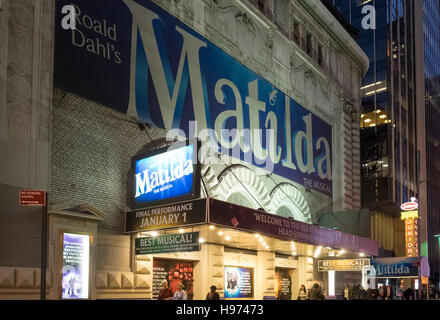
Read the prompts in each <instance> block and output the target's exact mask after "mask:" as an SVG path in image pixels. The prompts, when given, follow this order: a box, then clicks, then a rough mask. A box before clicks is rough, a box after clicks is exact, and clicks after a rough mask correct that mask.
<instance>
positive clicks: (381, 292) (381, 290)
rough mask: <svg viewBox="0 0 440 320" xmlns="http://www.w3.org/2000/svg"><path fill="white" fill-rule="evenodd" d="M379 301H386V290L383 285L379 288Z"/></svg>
mask: <svg viewBox="0 0 440 320" xmlns="http://www.w3.org/2000/svg"><path fill="white" fill-rule="evenodd" d="M379 300H385V290H384V288H383V285H381V286H380V287H379Z"/></svg>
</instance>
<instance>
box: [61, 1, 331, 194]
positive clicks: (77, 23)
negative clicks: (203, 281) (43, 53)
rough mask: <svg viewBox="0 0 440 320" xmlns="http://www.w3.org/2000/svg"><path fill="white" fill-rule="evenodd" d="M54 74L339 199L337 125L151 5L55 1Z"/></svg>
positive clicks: (78, 90) (74, 88)
mask: <svg viewBox="0 0 440 320" xmlns="http://www.w3.org/2000/svg"><path fill="white" fill-rule="evenodd" d="M178 5H180V4H178ZM54 69H55V70H54V85H55V87H56V88H60V89H63V90H66V91H69V92H71V93H74V94H77V95H79V96H82V97H85V98H88V99H90V100H93V101H96V102H98V103H100V104H103V105H105V106H108V107H110V108H113V109H115V110H117V111H119V112H122V113H124V114H130V115H133V116H135V117H137V118H138V119H139V120H141V121H144V122H147V123H150V124H153V125H155V126H157V127H160V128H165V129H176V130H179V135H181V136H182V135H183V136H185V138H187V139H191V138H194V137H199V138H200V139H201V140H202V142H203V143H204V144H208V142H209V145H210V146H211V147H212V148H213V149H214V151H215V152H219V153H223V154H227V155H230V156H232V157H233V158H237V159H240V160H243V161H245V162H247V163H249V164H251V165H253V166H257V167H260V168H263V169H265V170H266V171H268V172H270V173H275V174H278V175H280V176H282V177H285V178H287V179H289V180H292V181H295V182H297V183H299V184H301V185H304V186H306V187H308V188H310V189H314V190H316V191H319V192H321V193H323V194H325V195H327V196H329V197H331V196H332V168H331V164H332V127H331V125H329V124H328V123H327V122H325V121H323V120H322V119H320V118H319V117H317V116H316V115H314V114H313V113H311V112H310V111H309V110H307V109H306V108H305V107H303V106H301V105H300V104H299V103H297V102H296V101H294V100H293V99H291V98H290V97H288V96H287V95H286V94H285V93H283V92H281V91H280V90H279V89H278V88H276V87H275V86H274V85H272V84H271V83H269V82H268V81H266V80H265V79H263V78H262V77H260V76H259V75H258V74H256V73H255V72H253V71H251V70H250V69H248V68H247V67H245V66H244V65H243V64H241V63H240V62H238V61H237V60H235V59H234V58H233V57H231V56H230V55H229V54H227V53H225V52H224V51H223V50H222V49H220V48H219V47H217V46H216V45H214V44H213V43H212V42H210V41H208V40H207V39H206V38H204V37H203V36H202V35H200V34H199V33H197V32H195V31H194V30H193V29H192V28H190V27H188V26H187V25H186V24H185V23H183V22H182V21H180V20H179V19H177V18H176V17H174V16H173V15H171V14H169V13H168V12H167V11H165V10H164V9H162V8H160V7H159V6H157V5H155V4H154V3H152V2H151V1H149V0H113V1H98V0H57V1H56V28H55V68H54Z"/></svg>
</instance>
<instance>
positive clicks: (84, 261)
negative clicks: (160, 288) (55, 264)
mask: <svg viewBox="0 0 440 320" xmlns="http://www.w3.org/2000/svg"><path fill="white" fill-rule="evenodd" d="M62 243H63V246H62V250H63V254H62V269H61V274H62V278H61V299H88V298H89V297H90V295H89V276H90V274H89V273H90V235H89V234H78V233H68V232H63V233H62Z"/></svg>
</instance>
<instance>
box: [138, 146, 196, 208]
mask: <svg viewBox="0 0 440 320" xmlns="http://www.w3.org/2000/svg"><path fill="white" fill-rule="evenodd" d="M197 150H198V149H197V141H196V140H194V141H193V142H192V143H189V142H188V143H185V144H182V143H179V144H174V145H173V146H172V147H171V148H168V147H167V148H161V149H158V150H155V151H154V152H151V153H149V154H142V155H138V156H136V157H134V158H133V161H132V172H133V177H132V188H133V189H132V206H133V207H134V208H142V207H147V206H151V205H153V204H160V203H164V202H168V200H170V199H173V200H174V201H177V200H186V199H191V198H196V197H198V196H199V193H200V183H199V181H198V179H199V177H200V174H199V170H200V169H199V168H200V166H198V165H197Z"/></svg>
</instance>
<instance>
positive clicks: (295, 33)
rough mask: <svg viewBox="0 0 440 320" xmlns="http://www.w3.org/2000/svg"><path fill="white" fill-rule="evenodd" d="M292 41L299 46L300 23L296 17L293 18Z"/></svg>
mask: <svg viewBox="0 0 440 320" xmlns="http://www.w3.org/2000/svg"><path fill="white" fill-rule="evenodd" d="M293 41H294V42H295V43H296V44H297V45H298V46H301V23H300V22H299V21H298V20H296V19H293Z"/></svg>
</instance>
